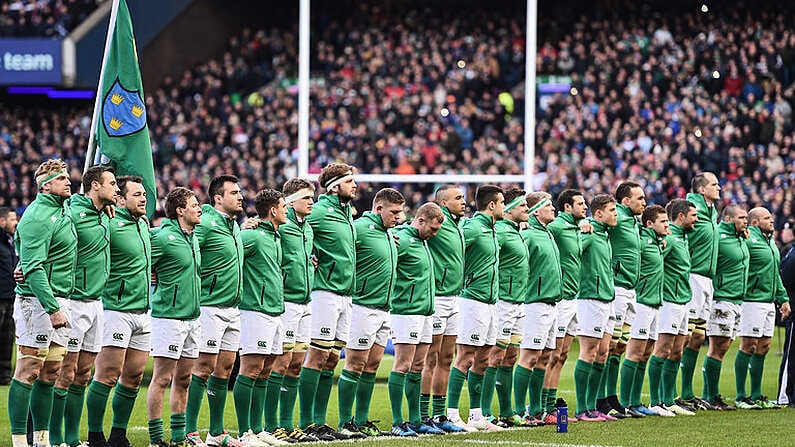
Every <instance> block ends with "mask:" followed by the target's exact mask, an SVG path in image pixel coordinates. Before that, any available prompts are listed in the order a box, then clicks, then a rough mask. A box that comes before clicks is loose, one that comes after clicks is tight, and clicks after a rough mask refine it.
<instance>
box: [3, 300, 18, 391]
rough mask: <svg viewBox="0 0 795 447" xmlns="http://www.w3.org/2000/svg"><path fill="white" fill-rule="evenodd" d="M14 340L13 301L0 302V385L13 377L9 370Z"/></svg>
mask: <svg viewBox="0 0 795 447" xmlns="http://www.w3.org/2000/svg"><path fill="white" fill-rule="evenodd" d="M14 340H15V335H14V300H0V383H8V382H10V381H11V377H13V376H14V370H13V369H11V353H12V352H13V350H14Z"/></svg>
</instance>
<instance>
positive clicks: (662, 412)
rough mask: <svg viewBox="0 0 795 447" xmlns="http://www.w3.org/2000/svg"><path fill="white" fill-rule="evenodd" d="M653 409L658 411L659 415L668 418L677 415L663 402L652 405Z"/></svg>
mask: <svg viewBox="0 0 795 447" xmlns="http://www.w3.org/2000/svg"><path fill="white" fill-rule="evenodd" d="M651 411H653V412H655V413H657V416H663V417H667V418H672V417H674V416H676V415H675V414H673V413H672V412H670V411H668V409H666V408H665V407H664V406H663V405H662V404H660V405H655V406H653V407H651Z"/></svg>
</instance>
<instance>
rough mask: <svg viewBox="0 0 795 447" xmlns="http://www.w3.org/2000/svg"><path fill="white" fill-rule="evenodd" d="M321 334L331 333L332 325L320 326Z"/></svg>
mask: <svg viewBox="0 0 795 447" xmlns="http://www.w3.org/2000/svg"><path fill="white" fill-rule="evenodd" d="M320 334H321V335H331V328H330V327H322V328H320Z"/></svg>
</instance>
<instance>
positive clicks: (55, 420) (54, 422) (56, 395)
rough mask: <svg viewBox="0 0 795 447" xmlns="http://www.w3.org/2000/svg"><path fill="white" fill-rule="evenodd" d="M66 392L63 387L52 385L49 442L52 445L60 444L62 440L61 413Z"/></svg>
mask: <svg viewBox="0 0 795 447" xmlns="http://www.w3.org/2000/svg"><path fill="white" fill-rule="evenodd" d="M67 394H68V393H67V391H66V390H65V389H63V388H57V387H53V390H52V411H51V412H50V443H51V444H52V445H57V446H60V445H61V444H62V443H63V442H64V434H63V425H64V417H63V414H64V411H65V409H66V395H67Z"/></svg>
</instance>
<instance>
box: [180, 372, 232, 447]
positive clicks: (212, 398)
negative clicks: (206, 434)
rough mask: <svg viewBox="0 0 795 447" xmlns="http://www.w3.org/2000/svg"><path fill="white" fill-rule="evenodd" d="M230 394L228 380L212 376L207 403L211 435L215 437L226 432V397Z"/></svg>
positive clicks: (208, 386) (208, 385)
mask: <svg viewBox="0 0 795 447" xmlns="http://www.w3.org/2000/svg"><path fill="white" fill-rule="evenodd" d="M191 383H192V382H191ZM228 392H229V379H228V378H227V379H220V378H218V377H215V376H210V380H208V381H207V403H208V404H209V407H210V434H211V435H213V436H218V435H220V434H221V433H223V432H224V411H226V395H227V393H228ZM194 428H195V427H194ZM194 431H196V430H193V431H188V433H193V432H194Z"/></svg>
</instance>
